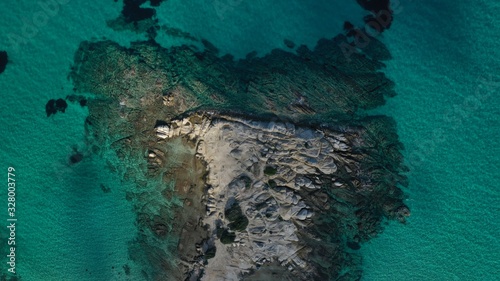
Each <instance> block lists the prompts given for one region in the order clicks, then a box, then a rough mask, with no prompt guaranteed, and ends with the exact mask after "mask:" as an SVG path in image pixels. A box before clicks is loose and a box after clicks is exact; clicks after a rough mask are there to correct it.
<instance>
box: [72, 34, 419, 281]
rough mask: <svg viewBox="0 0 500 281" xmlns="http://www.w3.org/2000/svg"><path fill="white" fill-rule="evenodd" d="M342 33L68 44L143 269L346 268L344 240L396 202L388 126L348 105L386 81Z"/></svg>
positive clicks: (399, 180) (398, 212)
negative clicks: (240, 47) (307, 42)
mask: <svg viewBox="0 0 500 281" xmlns="http://www.w3.org/2000/svg"><path fill="white" fill-rule="evenodd" d="M344 40H346V37H345V36H343V35H339V36H337V37H335V38H332V39H321V40H320V41H319V42H318V44H317V45H316V46H315V47H314V48H313V49H312V50H310V49H309V48H307V47H305V46H299V47H298V48H296V52H295V53H292V52H287V51H284V50H278V49H277V50H273V51H272V52H271V53H270V54H267V55H266V56H264V57H256V56H252V55H249V56H248V57H247V58H246V59H243V60H238V61H235V60H234V59H233V58H232V57H230V56H223V57H221V56H219V55H218V51H217V48H216V47H215V46H213V45H211V44H210V43H209V42H206V41H203V44H204V45H205V50H199V49H196V48H195V47H192V46H180V47H172V48H169V49H165V48H162V47H161V46H159V45H158V44H156V43H154V42H153V41H148V42H136V43H133V44H132V45H131V47H130V48H124V47H121V46H119V45H118V44H116V43H113V42H110V41H102V42H83V43H82V44H81V45H80V48H79V50H78V52H77V53H76V55H75V65H74V66H73V68H72V72H71V74H70V77H71V78H72V80H73V83H74V86H75V91H77V92H81V93H92V94H94V96H93V98H89V99H88V100H87V102H86V105H87V106H88V109H89V117H88V118H87V120H86V123H85V125H86V129H87V143H88V144H89V146H91V150H92V151H93V152H95V153H96V154H99V155H101V156H103V157H109V158H110V159H112V161H111V160H110V161H109V163H110V167H111V168H112V169H113V170H115V171H116V172H117V173H119V174H121V175H122V176H123V179H124V180H126V181H129V182H133V183H135V185H136V187H137V188H136V189H134V190H131V191H130V192H129V194H128V195H127V199H128V200H130V201H132V202H133V204H134V208H135V211H136V212H137V226H138V229H139V230H138V234H137V239H136V240H135V241H133V242H131V244H130V252H131V253H133V255H131V258H132V259H133V260H134V261H136V262H137V263H139V264H141V266H142V267H143V272H144V274H145V275H147V277H148V278H149V279H150V280H169V278H170V280H185V279H186V280H200V279H201V280H224V279H226V280H267V279H269V278H270V277H272V276H276V274H279V276H283V278H288V279H289V280H359V278H360V276H361V268H360V264H361V258H360V256H359V254H358V253H357V250H358V249H359V248H360V247H361V246H362V244H363V242H366V241H368V240H369V239H371V238H373V237H374V236H376V235H377V234H378V233H380V232H381V231H382V222H383V221H384V220H386V219H395V220H399V221H401V222H404V221H405V218H406V217H407V216H408V215H409V211H408V209H407V207H406V206H405V205H404V204H403V198H404V194H403V192H402V190H401V189H400V186H402V185H404V184H405V178H404V176H402V175H401V174H402V173H403V172H404V167H403V165H402V161H403V160H402V156H401V153H400V150H401V149H402V147H401V144H400V143H399V142H398V138H397V135H396V133H395V124H394V122H393V121H392V120H391V119H390V118H387V117H382V116H373V117H361V116H360V115H359V114H358V113H359V112H360V110H361V109H369V108H374V107H376V106H378V105H381V104H383V103H384V101H385V98H386V97H387V96H393V95H394V91H393V83H392V82H391V81H390V80H388V79H387V78H386V77H385V76H384V74H383V73H381V72H380V71H379V70H380V69H381V68H382V67H383V64H382V63H381V62H379V61H377V60H375V59H374V58H376V57H377V53H379V51H377V48H375V49H373V50H371V51H372V53H371V55H370V57H369V56H366V55H365V54H362V53H359V52H356V53H353V54H352V55H351V56H350V57H349V58H347V57H345V56H344V54H343V53H342V51H341V50H340V49H339V47H338V45H339V43H340V42H343V41H344ZM273 120H274V121H273ZM110 151H111V152H112V153H111V155H110V153H109V152H110ZM113 163H114V164H113Z"/></svg>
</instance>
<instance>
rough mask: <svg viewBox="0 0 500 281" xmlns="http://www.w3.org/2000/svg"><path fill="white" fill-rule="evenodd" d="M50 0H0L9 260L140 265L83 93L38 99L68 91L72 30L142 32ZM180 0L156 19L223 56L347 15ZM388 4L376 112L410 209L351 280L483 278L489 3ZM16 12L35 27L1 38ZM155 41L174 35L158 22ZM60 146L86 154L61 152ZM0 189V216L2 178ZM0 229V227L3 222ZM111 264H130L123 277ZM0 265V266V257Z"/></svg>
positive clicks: (498, 83) (336, 8) (35, 266)
mask: <svg viewBox="0 0 500 281" xmlns="http://www.w3.org/2000/svg"><path fill="white" fill-rule="evenodd" d="M60 2H63V1H60ZM64 2H65V3H67V4H63V5H60V8H59V11H57V12H56V13H54V14H53V15H51V16H49V18H48V19H47V20H43V19H40V18H37V15H38V12H39V11H40V10H41V8H40V6H38V5H37V4H36V3H37V1H24V2H21V3H19V2H14V1H3V2H2V3H0V10H2V11H9V12H6V13H5V14H4V15H3V19H1V20H0V21H1V23H2V25H1V26H0V49H2V50H7V51H8V53H9V59H10V60H11V63H9V64H8V65H7V69H6V71H5V72H4V73H2V74H0V93H1V94H2V97H3V102H2V104H1V105H0V108H1V111H2V114H1V115H0V116H1V117H0V122H1V126H0V130H1V131H0V140H1V144H2V145H1V147H0V155H1V159H2V162H1V163H2V166H0V169H5V176H6V169H7V167H8V166H14V167H15V168H16V177H17V180H18V181H17V184H18V187H17V196H16V199H17V204H18V205H17V206H16V207H17V212H16V216H17V218H18V222H17V226H18V228H17V236H16V239H17V241H18V244H17V245H18V248H17V249H18V253H17V254H18V264H17V269H18V274H19V275H20V276H21V277H22V278H23V280H142V279H141V275H140V273H139V272H136V271H135V269H134V265H133V263H131V262H130V261H129V260H128V252H127V250H128V249H127V243H128V242H129V241H130V240H132V239H133V238H134V235H135V232H136V228H135V226H134V221H135V217H134V214H133V213H132V206H131V204H130V203H129V202H128V201H126V200H125V192H126V191H127V190H128V189H129V188H131V187H129V186H127V184H125V183H122V182H121V181H120V179H119V178H118V177H117V176H116V175H114V174H113V173H111V172H109V171H108V170H107V166H106V164H105V163H104V162H105V161H104V160H102V159H100V158H99V157H95V156H91V155H90V153H89V152H88V148H87V147H86V146H85V142H84V129H83V123H84V120H85V117H86V109H85V108H81V107H80V106H79V105H76V104H69V106H68V109H67V111H66V113H64V114H61V113H58V114H56V115H55V116H53V117H51V118H47V117H46V115H45V111H44V106H45V103H46V102H47V101H48V100H49V99H51V98H60V97H61V98H64V97H65V96H66V95H68V94H71V93H72V91H71V89H72V85H71V82H70V81H68V80H67V78H66V76H67V74H68V71H69V67H70V65H71V63H72V61H73V54H74V52H75V50H76V49H77V47H78V44H79V42H81V41H82V40H88V39H91V38H102V37H103V36H105V37H107V38H109V39H112V40H114V41H117V42H119V43H121V44H123V45H127V44H128V42H129V41H131V40H136V39H140V38H143V37H141V36H137V35H134V34H132V33H130V32H115V31H113V30H111V29H110V28H108V27H107V26H106V24H105V21H106V20H109V19H113V18H115V17H116V16H117V15H118V13H119V11H120V9H121V5H120V3H114V2H113V1H109V3H105V4H103V3H102V2H101V1H87V2H81V1H79V2H77V1H64ZM93 2H95V3H93ZM185 2H187V1H180V0H170V1H168V2H166V3H164V4H162V6H161V7H160V8H159V16H160V23H161V24H165V25H168V26H171V27H175V28H180V29H182V30H183V31H187V32H190V33H191V34H192V35H193V36H195V37H203V38H206V39H208V40H210V41H211V42H212V43H213V44H215V45H216V46H217V47H219V48H220V49H221V51H222V53H231V54H233V55H235V56H237V57H243V56H244V55H245V54H246V53H248V52H251V51H254V50H257V51H258V53H259V54H264V53H265V52H267V51H269V50H270V49H272V48H275V47H281V48H283V47H284V44H283V39H290V40H292V41H294V42H295V43H297V44H307V45H309V46H313V45H314V44H315V42H316V40H317V39H319V38H320V37H332V36H334V35H335V34H337V33H339V32H341V26H342V23H343V21H344V20H351V21H353V22H357V23H359V22H360V19H361V15H362V10H361V8H359V7H358V6H357V5H356V3H355V1H349V2H348V3H340V1H327V0H318V1H314V2H313V1H310V2H306V3H304V1H298V0H289V1H285V0H280V1H263V0H259V1H253V2H252V4H251V5H250V4H249V3H248V2H244V1H234V0H233V1H230V0H227V1H225V0H215V1H209V2H210V3H209V4H207V3H206V1H201V0H193V1H189V3H185ZM400 6H401V8H402V10H401V12H400V13H399V14H398V15H397V17H396V19H395V22H394V24H393V26H392V27H391V29H390V30H389V31H387V32H386V33H384V35H383V37H381V39H382V40H383V41H384V43H386V45H387V47H388V48H389V49H390V51H391V53H392V55H393V57H394V58H393V60H391V61H388V62H387V69H386V73H387V74H388V76H389V77H390V78H391V79H392V80H393V81H395V83H396V85H397V86H396V91H397V93H398V96H397V97H395V98H393V99H392V100H390V101H389V102H388V104H387V105H386V106H384V107H383V108H381V109H378V110H377V112H379V113H384V114H387V115H390V116H393V117H394V118H395V119H396V121H397V123H398V131H399V134H400V137H401V140H402V142H403V143H404V145H405V147H406V151H405V155H406V159H407V164H408V166H409V167H410V169H411V172H410V173H409V179H410V188H409V189H408V191H407V193H408V195H409V199H408V202H407V204H408V205H409V206H410V208H411V209H412V216H411V217H410V219H409V222H408V224H407V225H399V224H397V223H390V224H389V225H388V226H387V227H386V230H385V232H384V233H383V234H382V235H380V237H378V238H377V239H374V240H372V241H371V242H370V243H368V244H367V245H364V246H363V248H362V252H363V255H364V268H365V277H364V280H499V278H498V277H497V276H499V275H500V272H499V268H500V246H499V245H500V244H499V243H498V241H499V240H500V237H499V235H500V220H498V215H499V214H500V207H499V206H500V205H499V201H498V198H499V195H500V194H499V191H498V186H499V184H500V173H499V172H498V171H499V168H500V167H499V165H500V160H499V157H500V156H499V155H500V149H499V146H498V137H499V131H500V110H499V105H500V97H499V95H498V94H499V93H500V62H499V58H500V51H499V50H500V48H499V47H500V43H499V42H498V40H497V39H496V38H497V37H498V34H500V30H498V29H499V27H500V17H499V16H498V15H499V14H500V6H499V4H495V3H494V2H492V1H491V2H490V1H488V2H485V1H465V0H462V1H442V2H441V3H440V4H436V3H434V2H433V1H428V0H426V1H420V2H419V3H417V1H411V2H410V1H405V2H403V1H402V3H401V4H400ZM35 23H37V24H38V26H36V25H35ZM26 26H27V27H29V26H32V27H33V26H35V27H36V28H37V31H35V32H33V30H32V32H31V34H30V35H29V36H28V37H30V38H28V39H27V40H26V43H24V44H22V45H20V46H19V48H15V47H14V46H13V45H12V44H11V43H9V41H8V39H6V35H9V34H13V35H18V36H23V29H24V28H25V27H26ZM8 37H9V36H7V38H8ZM11 37H12V36H11ZM24 37H26V36H24ZM159 41H160V43H162V44H163V45H171V44H178V43H181V41H180V40H179V39H178V38H171V37H169V36H167V35H165V34H160V36H159ZM74 147H77V148H78V149H79V150H81V151H83V152H84V154H85V155H86V156H87V157H85V159H84V160H83V161H82V162H81V163H78V164H77V165H74V166H70V165H69V164H68V157H69V155H71V153H72V151H73V148H74ZM101 184H103V185H104V186H106V187H109V188H111V192H109V193H104V192H103V191H102V190H101V187H100V185H101ZM0 199H1V200H2V201H4V202H5V204H3V203H1V202H0V206H3V205H5V211H4V210H1V209H0V214H2V215H1V217H0V221H5V219H6V218H7V214H6V208H7V207H6V186H5V188H0ZM2 228H3V227H2ZM0 235H1V238H2V239H5V238H6V237H7V236H6V235H7V233H6V232H5V231H4V230H2V232H0ZM2 243H4V240H2ZM1 247H2V248H3V245H2V246H1ZM2 255H3V253H2ZM125 264H128V265H129V266H131V267H132V273H131V275H130V277H129V278H128V279H126V278H125V277H124V270H123V268H122V267H123V266H124V265H125ZM0 268H1V269H2V273H1V274H3V273H4V272H5V270H6V269H5V263H4V262H3V260H2V266H1V267H0Z"/></svg>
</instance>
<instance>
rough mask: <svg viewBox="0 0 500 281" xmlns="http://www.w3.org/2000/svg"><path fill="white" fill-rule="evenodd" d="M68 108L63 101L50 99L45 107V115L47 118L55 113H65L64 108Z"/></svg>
mask: <svg viewBox="0 0 500 281" xmlns="http://www.w3.org/2000/svg"><path fill="white" fill-rule="evenodd" d="M67 107H68V103H67V102H66V101H65V100H63V99H57V100H54V99H51V100H49V101H48V102H47V104H46V105H45V113H47V117H49V116H50V115H52V114H56V113H57V112H62V113H64V112H66V108H67Z"/></svg>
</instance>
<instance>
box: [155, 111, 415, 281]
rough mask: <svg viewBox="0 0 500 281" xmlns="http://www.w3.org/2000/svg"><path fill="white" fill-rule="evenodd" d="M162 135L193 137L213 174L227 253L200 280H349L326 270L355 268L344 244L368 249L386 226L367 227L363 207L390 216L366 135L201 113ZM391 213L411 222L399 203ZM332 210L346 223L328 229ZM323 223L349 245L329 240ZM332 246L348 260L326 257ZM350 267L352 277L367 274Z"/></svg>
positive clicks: (213, 239) (194, 272)
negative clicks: (280, 274) (275, 274)
mask: <svg viewBox="0 0 500 281" xmlns="http://www.w3.org/2000/svg"><path fill="white" fill-rule="evenodd" d="M156 133H157V136H158V138H159V139H160V140H161V141H160V143H161V142H165V141H166V142H169V141H172V140H173V139H176V138H186V139H188V140H189V141H190V142H192V143H193V145H194V146H195V147H196V156H197V157H198V158H200V159H202V161H203V162H204V163H205V165H206V167H207V171H208V174H207V177H206V184H207V186H208V188H207V189H206V193H205V195H204V202H205V203H204V204H205V206H206V213H205V214H204V216H203V224H204V225H205V228H206V229H208V231H209V236H208V240H209V241H210V243H212V244H213V245H214V247H215V248H216V249H217V250H216V253H215V254H214V255H213V256H211V257H210V259H208V262H206V263H205V264H199V263H194V264H192V266H191V267H190V274H191V277H193V278H194V277H195V276H196V278H194V279H193V280H239V279H242V278H244V276H246V275H252V274H253V272H255V271H256V270H257V269H259V268H265V266H269V265H271V264H274V265H278V266H281V267H284V268H285V269H286V270H287V271H288V272H289V274H290V276H291V277H293V278H294V279H295V280H334V279H336V278H338V277H339V276H340V275H339V274H340V273H339V272H338V271H337V270H336V268H334V267H330V268H328V267H327V268H324V264H328V263H330V262H332V260H335V259H337V263H339V264H340V265H342V264H347V262H346V259H345V258H341V257H342V256H346V255H349V253H348V251H346V250H345V249H344V250H342V249H343V248H345V246H344V245H346V243H347V245H348V247H349V248H350V249H356V248H357V249H359V244H358V243H359V242H362V241H364V240H367V238H368V237H369V236H372V235H373V234H372V233H370V232H371V231H373V232H376V231H377V228H378V227H379V225H378V224H377V223H375V224H374V225H367V223H369V222H370V219H368V220H367V222H365V221H364V220H365V217H364V216H366V215H367V214H366V212H364V211H363V206H359V205H358V204H362V203H363V202H364V201H365V200H367V199H368V200H371V201H372V202H371V204H373V207H375V208H377V209H379V211H380V212H381V213H383V210H382V209H383V207H382V205H383V204H384V202H385V199H382V202H377V200H380V199H379V198H376V194H377V192H376V191H375V187H374V186H373V181H372V180H375V181H376V178H377V176H374V175H370V174H369V171H366V170H364V168H363V165H362V163H363V161H365V160H364V159H365V158H366V157H368V155H365V154H363V153H362V152H361V151H360V150H359V148H360V147H362V146H363V145H364V144H365V141H364V139H363V130H362V129H359V128H344V129H343V130H342V131H336V130H332V129H329V128H316V129H315V128H307V127H302V126H296V125H294V124H291V123H282V122H265V121H252V120H247V119H241V118H235V117H230V116H219V115H211V114H195V115H192V116H189V117H186V118H183V119H178V120H172V121H171V122H169V124H168V125H162V126H158V127H157V128H156ZM345 172H348V173H349V174H350V175H351V176H350V177H349V178H346V177H345V174H344V173H345ZM354 175H356V177H354ZM363 177H365V178H366V179H365V180H360V179H361V178H363ZM337 194H338V195H337ZM396 202H397V203H396ZM391 208H392V209H393V210H395V212H400V211H398V210H400V209H401V210H405V211H404V212H403V213H401V218H402V219H404V217H406V216H408V215H409V212H406V211H407V208H406V206H404V204H402V203H401V202H400V201H399V200H396V201H395V202H394V204H393V205H392V206H391ZM329 212H334V213H340V214H341V215H338V216H337V217H336V218H334V220H331V221H329V222H327V223H325V222H323V223H321V221H322V220H324V219H325V218H326V217H327V216H325V214H327V213H329ZM368 217H371V215H370V214H368ZM387 217H389V215H388V216H387ZM378 219H379V221H380V219H381V218H378ZM351 220H352V221H351ZM317 222H320V223H319V224H318V225H316V223H317ZM319 225H321V228H331V229H335V230H334V231H333V233H335V234H336V235H338V237H342V238H341V239H339V238H336V239H334V241H331V242H327V241H328V239H325V238H327V237H325V233H322V232H321V231H320V229H319V228H318V226H319ZM360 225H366V229H365V228H359V227H358V226H360ZM366 232H368V234H367V233H366ZM327 236H328V235H327ZM330 238H333V237H330ZM311 241H323V242H322V243H316V242H311ZM328 244H330V247H332V248H334V247H336V248H337V249H339V250H337V251H335V253H336V254H338V256H339V257H337V258H332V257H331V256H329V255H326V256H323V255H321V254H319V252H321V251H322V250H323V249H322V248H323V247H325V245H328ZM326 248H327V247H326ZM318 251H319V252H318ZM322 253H324V252H322ZM263 266H264V267H263ZM340 268H341V271H342V272H343V274H345V275H349V274H352V275H353V276H357V274H358V273H359V272H356V271H354V272H350V271H349V268H348V267H344V266H340ZM263 271H265V270H261V272H259V274H261V276H262V274H265V273H263ZM268 274H270V275H271V274H272V273H271V272H269V273H268ZM325 277H327V279H323V278H325Z"/></svg>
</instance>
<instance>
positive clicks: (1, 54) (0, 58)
mask: <svg viewBox="0 0 500 281" xmlns="http://www.w3.org/2000/svg"><path fill="white" fill-rule="evenodd" d="M8 62H9V58H8V56H7V52H6V51H0V73H2V72H4V71H5V67H6V66H7V63H8Z"/></svg>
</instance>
